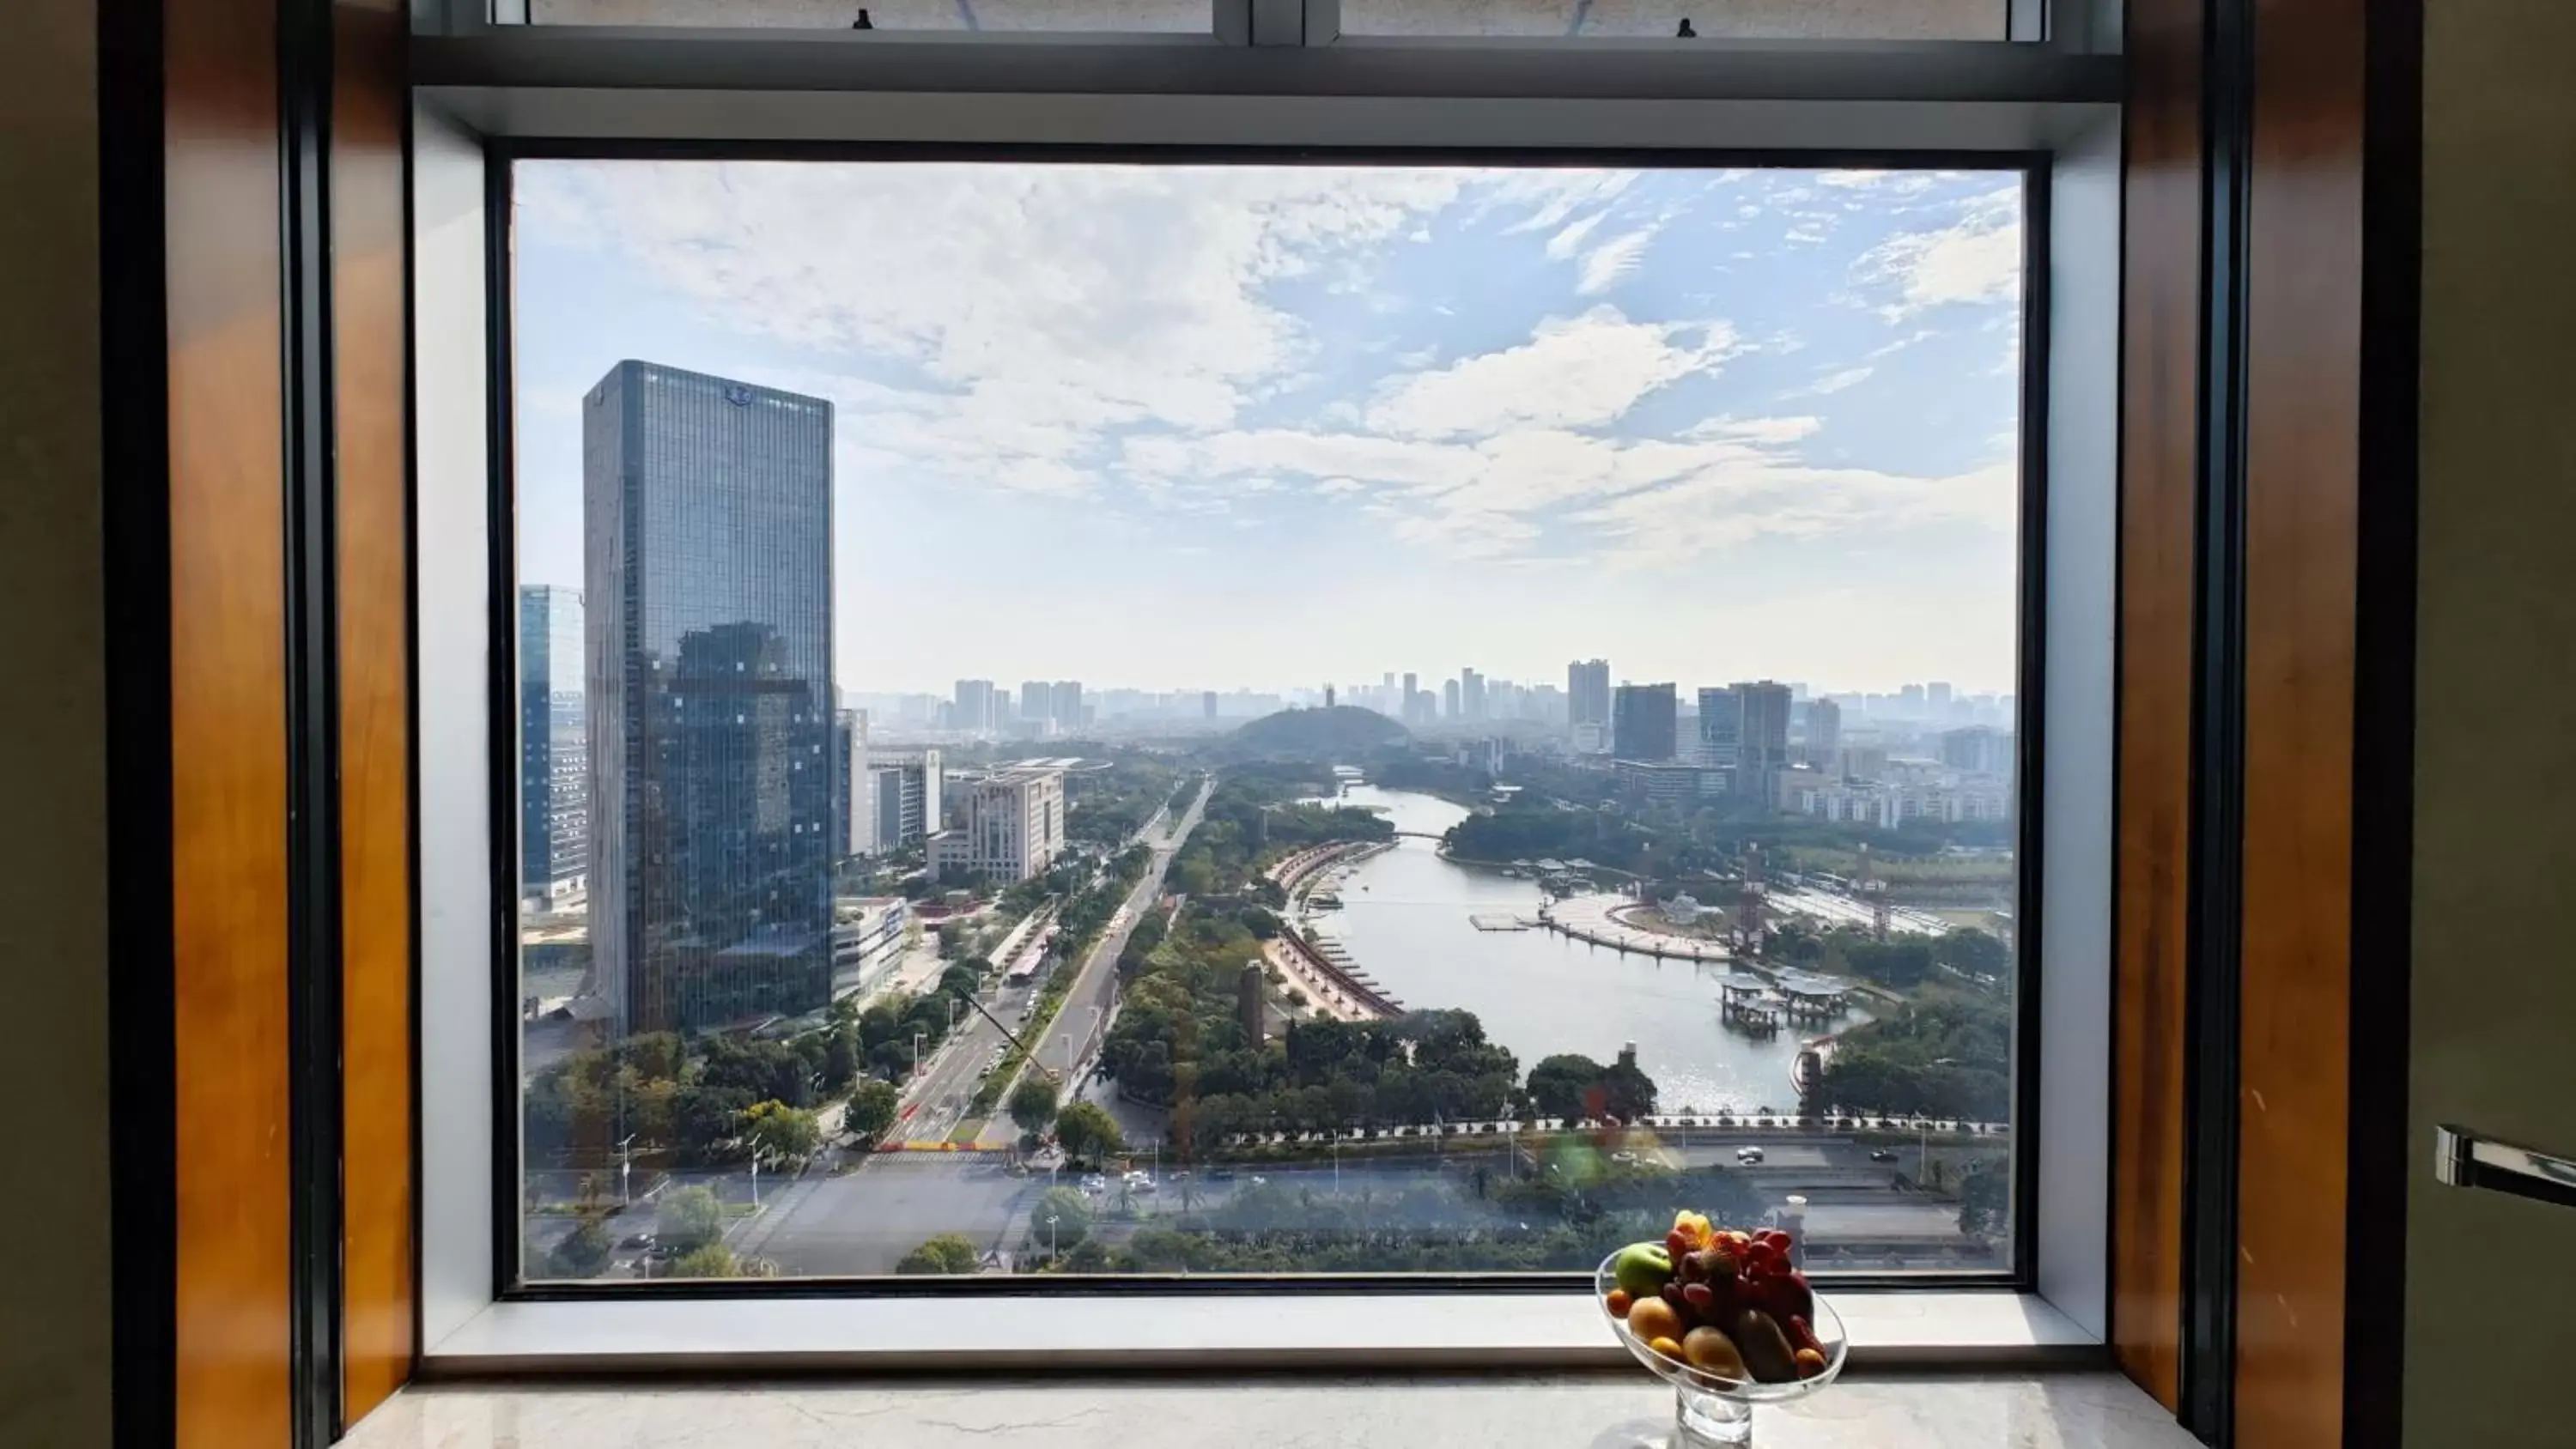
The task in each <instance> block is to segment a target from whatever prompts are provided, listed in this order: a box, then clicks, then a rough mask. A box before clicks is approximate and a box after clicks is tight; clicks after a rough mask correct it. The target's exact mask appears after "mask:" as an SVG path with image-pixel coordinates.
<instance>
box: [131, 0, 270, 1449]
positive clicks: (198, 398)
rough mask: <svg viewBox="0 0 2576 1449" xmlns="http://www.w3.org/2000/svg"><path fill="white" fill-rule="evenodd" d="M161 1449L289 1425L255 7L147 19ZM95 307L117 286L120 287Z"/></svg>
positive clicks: (266, 253) (194, 1448)
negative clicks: (155, 270)
mask: <svg viewBox="0 0 2576 1449" xmlns="http://www.w3.org/2000/svg"><path fill="white" fill-rule="evenodd" d="M164 25H165V28H164V31H163V35H164V41H165V45H166V51H165V56H164V66H165V69H164V76H165V82H164V83H165V97H166V110H165V112H164V128H165V130H164V138H165V161H166V168H167V169H166V172H165V178H164V192H163V194H164V199H165V203H166V205H167V207H168V215H167V224H166V227H165V232H164V234H165V236H166V238H167V242H166V246H167V251H166V266H165V268H164V275H165V277H166V282H167V287H168V305H169V312H168V327H169V372H168V385H169V395H168V420H169V489H170V504H169V506H170V591H171V592H170V652H171V662H170V712H171V741H170V747H171V773H172V778H171V816H172V819H171V827H172V850H173V859H172V893H173V899H172V903H171V909H172V934H173V942H172V950H173V963H172V966H173V971H174V973H175V977H176V980H175V989H174V997H175V1010H176V1040H175V1042H174V1043H173V1053H174V1069H175V1072H176V1077H177V1099H176V1101H175V1102H174V1103H173V1104H172V1108H173V1110H172V1115H171V1118H170V1120H169V1121H168V1122H167V1123H166V1124H165V1123H146V1122H138V1123H131V1124H127V1127H128V1129H129V1130H131V1131H134V1132H138V1133H145V1134H159V1133H163V1132H166V1133H167V1134H168V1136H169V1139H170V1141H171V1142H172V1143H173V1145H174V1147H175V1150H176V1152H177V1157H178V1161H177V1179H178V1180H177V1193H176V1197H177V1201H176V1203H175V1209H176V1213H175V1218H176V1221H175V1229H176V1237H177V1261H176V1274H177V1282H176V1284H175V1287H174V1292H175V1328H176V1335H177V1337H176V1343H177V1354H176V1358H177V1361H176V1365H175V1373H176V1378H175V1393H176V1428H177V1434H176V1441H177V1443H178V1444H179V1445H180V1446H181V1449H234V1446H242V1445H267V1444H284V1443H285V1442H287V1435H288V1425H289V1419H290V1404H289V1392H290V1381H289V1375H288V1353H289V1320H288V1301H289V1273H288V1232H289V1222H288V1201H287V968H286V962H287V898H286V888H287V881H286V749H285V734H286V717H285V716H286V684H285V638H286V619H285V599H284V587H285V557H284V539H283V525H284V517H283V510H284V501H285V500H284V483H283V480H284V467H285V464H284V453H285V439H284V436H283V423H282V398H281V393H280V388H281V383H280V380H279V379H280V371H279V355H280V354H279V348H280V333H279V316H280V311H279V303H280V294H279V286H280V282H279V274H280V265H281V246H280V236H279V226H278V208H279V186H280V180H279V171H278V126H277V111H278V93H277V68H276V45H277V40H276V29H275V26H274V22H273V16H272V11H271V7H270V4H269V3H268V0H195V3H189V4H175V5H171V6H169V7H168V8H167V11H166V14H165V17H164ZM110 285H114V283H113V282H111V283H110Z"/></svg>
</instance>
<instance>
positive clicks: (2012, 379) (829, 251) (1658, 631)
mask: <svg viewBox="0 0 2576 1449" xmlns="http://www.w3.org/2000/svg"><path fill="white" fill-rule="evenodd" d="M515 185H516V202H515V233H514V238H513V246H514V255H515V270H514V284H515V309H516V310H515V314H514V326H513V345H514V347H515V349H516V356H515V358H514V364H515V375H516V378H517V384H518V387H519V396H518V411H517V417H518V433H517V437H518V458H517V480H516V481H517V488H518V497H519V503H520V520H519V523H520V570H521V577H522V580H523V581H524V582H528V583H556V584H566V585H570V586H573V587H576V588H578V587H580V586H581V583H582V555H581V550H582V534H581V506H582V501H581V419H580V402H581V398H582V395H583V394H584V393H586V392H587V391H588V390H589V389H590V388H591V387H592V386H593V385H595V384H596V383H597V382H598V381H599V379H600V378H601V376H602V375H603V374H605V373H606V372H607V371H608V370H609V369H610V368H611V367H613V366H615V365H616V364H617V363H618V362H619V361H620V360H622V359H626V358H639V359H645V360H649V361H656V362H664V363H669V364H672V365H675V366H679V367H685V368H691V369H695V370H697V371H701V372H709V373H715V374H718V375H721V376H726V377H732V378H737V379H741V380H744V381H749V382H756V383H760V384H763V385H767V386H772V387H780V388H786V389H789V390H792V391H796V392H802V393H807V394H811V395H813V396H816V397H821V398H825V399H828V400H830V401H831V402H832V403H833V405H834V409H835V417H834V424H835V446H834V454H833V468H834V477H833V490H834V495H833V496H834V522H833V573H834V581H833V589H834V616H833V627H834V654H835V659H834V671H835V676H836V677H835V683H836V684H837V685H838V686H839V687H840V688H841V689H842V690H843V691H844V692H846V693H850V694H862V693H884V692H898V691H921V692H925V693H933V694H943V695H944V694H946V693H947V692H948V691H949V689H950V687H951V685H952V683H953V682H954V681H955V680H957V679H960V678H991V679H995V680H1000V681H1003V682H1005V683H1010V682H1013V681H1017V680H1021V679H1037V678H1046V679H1080V680H1083V681H1085V683H1086V684H1087V685H1088V686H1090V687H1092V688H1095V689H1098V688H1105V687H1116V686H1131V687H1140V688H1154V689H1182V688H1187V689H1198V688H1209V689H1236V688H1256V689H1264V690H1276V689H1289V688H1301V687H1305V688H1311V687H1316V686H1320V685H1321V684H1322V683H1324V682H1326V681H1328V680H1329V681H1336V682H1345V683H1347V682H1353V681H1373V680H1375V679H1377V678H1378V677H1379V675H1380V674H1382V673H1384V672H1386V671H1390V670H1391V671H1395V672H1397V673H1403V672H1405V671H1413V672H1416V673H1419V674H1420V675H1422V676H1423V678H1424V680H1425V682H1426V687H1432V688H1436V687H1437V681H1439V680H1443V679H1447V678H1450V677H1452V676H1454V675H1456V674H1457V672H1458V670H1459V668H1460V667H1461V666H1467V667H1472V668H1476V669H1479V670H1481V671H1482V672H1484V673H1485V674H1486V675H1488V676H1491V677H1498V678H1506V679H1513V680H1517V681H1520V682H1523V683H1531V684H1535V683H1551V682H1552V683H1555V684H1557V685H1559V686H1560V687H1562V685H1563V683H1564V679H1565V665H1566V662H1567V661H1568V660H1571V659H1577V658H1590V657H1594V656H1606V657H1607V658H1608V659H1609V660H1610V662H1611V674H1612V677H1613V678H1614V679H1616V680H1636V681H1640V682H1643V681H1656V680H1674V681H1677V682H1678V683H1680V684H1681V686H1682V687H1683V689H1684V690H1685V692H1687V691H1688V690H1689V689H1691V688H1693V687H1696V686H1698V685H1703V684H1722V683H1726V682H1729V681H1732V680H1738V679H1749V678H1763V677H1769V678H1778V679H1784V680H1797V681H1802V682H1808V683H1811V684H1812V685H1814V686H1815V687H1817V688H1819V689H1826V688H1833V689H1843V688H1855V689H1858V688H1866V689H1892V688H1894V687H1896V686H1897V685H1898V684H1900V683H1903V682H1906V681H1913V680H1935V679H1938V680H1949V681H1951V682H1953V683H1954V684H1956V685H1957V686H1958V687H1959V688H1960V689H1962V690H1963V691H1991V692H1997V693H2003V692H2009V691H2011V690H2012V689H2013V687H2014V660H2015V637H2014V632H2015V631H2014V597H2015V591H2016V585H2015V568H2016V534H2017V522H2016V519H2017V512H2018V507H2019V486H2018V481H2017V479H2018V471H2017V460H2016V442H2015V438H2016V432H2017V427H2018V408H2019V381H2018V372H2019V367H2020V350H2019V349H2020V311H2021V294H2022V276H2021V273H2022V265H2021V260H2022V258H2021V252H2022V226H2021V218H2022V198H2021V184H2020V179H2019V177H2018V176H2017V175H2015V174H2013V173H2005V172H1937V173H1936V172H1885V173H1882V172H1850V171H1846V172H1820V171H1795V170H1774V169H1761V170H1724V171H1719V170H1648V171H1616V170H1591V169H1576V168H1530V169H1519V170H1490V171H1488V170H1469V169H1463V168H1450V167H1440V168H1406V167H1386V166H1377V167H1326V166H1263V167H1247V166H1171V165H1161V166H1151V167H1145V166H1113V165H1098V164H1089V163H1084V164H1061V163H1052V164H1050V163H1025V164H1023V163H1012V164H1000V163H975V162H963V163H960V162H940V163H929V162H868V163H840V162H834V163H818V162H770V163H744V162H701V161H688V162H646V161H523V162H520V163H518V166H517V171H516V177H515Z"/></svg>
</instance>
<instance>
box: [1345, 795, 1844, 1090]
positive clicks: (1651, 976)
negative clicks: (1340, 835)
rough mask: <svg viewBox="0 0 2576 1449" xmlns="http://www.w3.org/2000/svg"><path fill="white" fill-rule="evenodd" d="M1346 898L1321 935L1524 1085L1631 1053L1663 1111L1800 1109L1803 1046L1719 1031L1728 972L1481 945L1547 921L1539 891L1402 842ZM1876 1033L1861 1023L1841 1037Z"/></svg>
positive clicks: (1547, 936) (1426, 826) (1586, 947)
mask: <svg viewBox="0 0 2576 1449" xmlns="http://www.w3.org/2000/svg"><path fill="white" fill-rule="evenodd" d="M1343 803H1345V804H1348V805H1356V806H1362V807H1366V808H1371V809H1376V810H1378V811H1379V812H1380V813H1382V814H1383V815H1384V816H1385V817H1386V818H1387V819H1388V820H1390V821H1392V822H1393V823H1394V825H1395V827H1396V828H1397V829H1398V830H1420V831H1428V832H1430V833H1432V834H1434V835H1437V834H1439V833H1440V832H1442V831H1445V830H1447V829H1448V828H1449V827H1450V826H1452V825H1454V824H1456V823H1457V822H1458V821H1459V820H1460V819H1462V818H1463V817H1465V816H1466V814H1467V813H1468V812H1467V810H1466V809H1465V807H1463V806H1459V805H1454V804H1451V803H1450V802H1449V801H1446V800H1443V799H1440V798H1439V797H1437V796H1433V795H1422V794H1416V793H1414V792H1412V791H1405V790H1381V789H1378V788H1377V787H1375V786H1370V785H1357V786H1353V787H1351V789H1349V790H1348V791H1347V792H1345V794H1344V797H1343ZM1341 896H1342V900H1343V902H1344V905H1343V908H1342V909H1341V910H1339V911H1330V912H1325V913H1323V914H1321V915H1319V916H1318V917H1317V918H1316V921H1317V924H1318V925H1320V927H1321V928H1322V929H1323V930H1324V931H1325V932H1326V933H1327V934H1328V935H1332V936H1335V937H1338V938H1339V939H1340V940H1341V942H1342V943H1343V944H1344V945H1345V946H1347V947H1349V948H1350V953H1351V955H1352V957H1353V958H1354V959H1355V960H1356V961H1357V962H1358V963H1359V965H1360V966H1361V967H1362V968H1363V969H1365V970H1366V971H1367V972H1368V973H1369V974H1370V975H1371V976H1373V977H1375V978H1377V981H1378V982H1379V984H1380V985H1382V986H1384V987H1385V988H1386V989H1387V990H1388V991H1390V992H1392V993H1393V994H1394V995H1396V996H1398V997H1400V998H1402V999H1403V1001H1404V1004H1405V1005H1407V1006H1409V1007H1462V1008H1464V1009H1466V1010H1468V1011H1472V1012H1474V1013H1476V1016H1477V1018H1478V1019H1479V1020H1481V1021H1482V1022H1484V1024H1485V1036H1486V1038H1487V1039H1488V1040H1491V1041H1495V1042H1499V1043H1501V1044H1502V1045H1504V1046H1507V1047H1509V1048H1511V1050H1512V1051H1513V1053H1514V1054H1516V1055H1517V1056H1519V1058H1520V1062H1521V1070H1522V1071H1524V1072H1526V1071H1528V1070H1529V1068H1530V1067H1531V1066H1532V1065H1533V1064H1535V1063H1536V1062H1537V1061H1538V1060H1539V1059H1540V1058H1542V1057H1546V1056H1550V1055H1552V1054H1554V1053H1557V1052H1579V1053H1581V1054H1583V1055H1584V1056H1588V1057H1592V1058H1594V1059H1595V1060H1599V1061H1605V1062H1606V1061H1608V1060H1610V1059H1611V1058H1612V1057H1613V1056H1615V1055H1617V1053H1618V1051H1619V1047H1620V1044H1621V1043H1623V1042H1630V1041H1633V1042H1635V1043H1636V1044H1637V1065H1638V1066H1640V1067H1642V1068H1644V1069H1645V1072H1646V1074H1647V1075H1648V1076H1650V1077H1653V1078H1654V1079H1655V1085H1656V1088H1657V1094H1658V1103H1657V1104H1658V1106H1659V1107H1660V1109H1661V1110H1663V1111H1666V1112H1676V1111H1679V1110H1681V1109H1682V1108H1684V1107H1695V1108H1697V1109H1699V1110H1700V1111H1702V1112H1711V1111H1715V1110H1717V1109H1718V1108H1719V1107H1721V1106H1731V1107H1735V1108H1738V1109H1750V1108H1753V1107H1759V1106H1770V1107H1776V1108H1787V1107H1790V1106H1794V1105H1795V1104H1796V1102H1797V1091H1796V1089H1795V1088H1794V1087H1792V1086H1791V1085H1790V1084H1789V1069H1790V1067H1791V1065H1792V1064H1793V1062H1794V1061H1795V1059H1796V1057H1797V1054H1798V1047H1799V1043H1800V1042H1801V1041H1802V1040H1803V1039H1804V1038H1803V1035H1802V1034H1801V1033H1799V1032H1797V1031H1794V1030H1792V1031H1785V1032H1782V1033H1781V1034H1780V1035H1778V1036H1775V1037H1772V1038H1769V1039H1768V1040H1762V1039H1757V1038H1753V1037H1748V1036H1745V1035H1742V1034H1741V1033H1738V1032H1733V1031H1729V1030H1727V1029H1726V1028H1725V1027H1724V1026H1722V1025H1720V1024H1719V1021H1718V1011H1717V985H1716V982H1717V978H1718V977H1720V976H1722V975H1724V974H1725V969H1724V968H1723V967H1722V966H1720V965H1717V964H1714V963H1703V962H1694V961H1666V960H1661V959H1658V958H1656V957H1652V956H1639V955H1633V954H1629V955H1623V954H1621V953H1619V952H1617V951H1614V950H1612V949H1610V948H1608V947H1606V946H1594V945H1590V944H1588V943H1586V942H1582V941H1575V940H1571V939H1569V938H1567V937H1564V936H1560V935H1557V934H1556V933H1555V932H1553V931H1537V930H1532V931H1480V930H1477V929H1476V927H1475V926H1474V925H1473V924H1472V923H1471V922H1470V921H1469V920H1468V917H1470V916H1472V915H1491V914H1505V913H1515V914H1520V915H1534V914H1536V913H1537V911H1538V907H1539V901H1540V893H1539V888H1538V883H1537V882H1536V881H1529V880H1515V879H1513V878H1511V877H1508V876H1504V875H1499V874H1496V873H1494V872H1491V871H1484V870H1475V869H1470V868H1468V867H1466V866H1459V865H1452V864H1450V863H1449V862H1448V861H1446V860H1443V859H1441V858H1440V854H1439V849H1438V846H1437V844H1436V843H1435V842H1433V841H1429V840H1405V841H1401V842H1399V843H1398V845H1397V848H1396V849H1394V850H1390V851H1386V852H1384V853H1382V854H1380V855H1378V856H1375V857H1373V858H1372V859H1370V860H1368V861H1366V862H1365V863H1363V864H1362V865H1361V866H1360V867H1359V868H1358V869H1357V870H1355V871H1353V872H1352V874H1351V875H1350V877H1349V878H1348V879H1347V880H1346V881H1345V882H1344V883H1343V885H1342V888H1341ZM1866 1019H1867V1018H1866V1017H1864V1016H1862V1015H1860V1014H1858V1013H1855V1014H1853V1015H1852V1016H1850V1017H1848V1018H1846V1019H1845V1020H1844V1022H1843V1023H1842V1024H1843V1025H1844V1026H1850V1025H1855V1024H1857V1023H1859V1022H1861V1021H1863V1020H1866ZM1809 1034H1812V1033H1809Z"/></svg>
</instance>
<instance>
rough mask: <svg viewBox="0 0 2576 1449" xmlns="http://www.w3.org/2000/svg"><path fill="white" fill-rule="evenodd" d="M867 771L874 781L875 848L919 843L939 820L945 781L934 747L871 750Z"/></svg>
mask: <svg viewBox="0 0 2576 1449" xmlns="http://www.w3.org/2000/svg"><path fill="white" fill-rule="evenodd" d="M868 773H869V774H870V775H871V776H873V777H874V779H875V784H874V786H873V789H872V791H871V798H872V801H873V804H874V808H875V810H876V818H875V821H874V831H875V839H876V848H877V849H878V850H897V849H901V848H902V847H904V846H907V845H918V844H920V843H921V841H922V839H923V837H925V836H927V835H928V834H929V833H930V831H931V828H932V827H933V826H934V825H935V824H937V822H938V821H939V819H940V811H941V806H942V801H941V798H940V797H941V794H942V785H943V783H944V780H943V776H942V773H941V770H940V764H939V752H938V751H937V750H913V751H908V752H904V753H889V752H887V751H885V750H871V751H870V752H869V754H868Z"/></svg>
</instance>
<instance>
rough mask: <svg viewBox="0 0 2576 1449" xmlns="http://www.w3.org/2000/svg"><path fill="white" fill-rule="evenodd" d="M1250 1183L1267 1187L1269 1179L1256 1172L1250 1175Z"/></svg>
mask: <svg viewBox="0 0 2576 1449" xmlns="http://www.w3.org/2000/svg"><path fill="white" fill-rule="evenodd" d="M1252 1185H1253V1186H1254V1187H1268V1186H1269V1185H1270V1179H1269V1178H1266V1177H1263V1176H1262V1175H1261V1174H1260V1173H1257V1172H1256V1173H1254V1174H1253V1175H1252Z"/></svg>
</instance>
